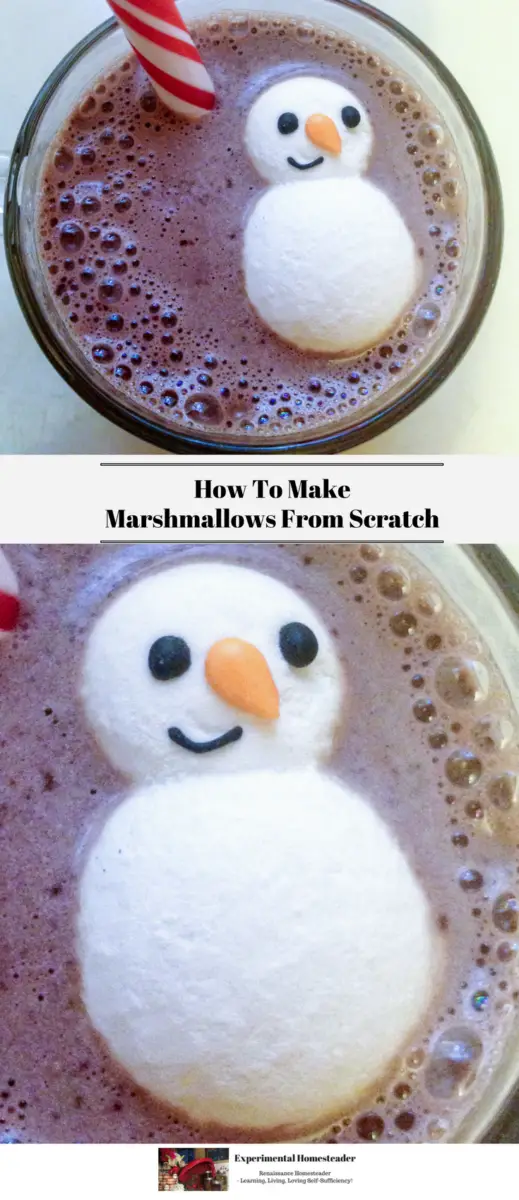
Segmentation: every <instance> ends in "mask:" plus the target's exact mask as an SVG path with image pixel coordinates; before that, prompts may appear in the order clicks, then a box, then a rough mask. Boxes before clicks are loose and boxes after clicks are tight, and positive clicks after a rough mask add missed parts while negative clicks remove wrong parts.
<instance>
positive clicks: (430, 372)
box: [5, 0, 503, 454]
mask: <svg viewBox="0 0 519 1200" xmlns="http://www.w3.org/2000/svg"><path fill="white" fill-rule="evenodd" d="M232 10H233V11H234V12H240V11H243V12H247V13H249V14H250V13H251V12H252V13H254V12H257V13H258V14H259V13H260V12H261V13H272V14H278V15H279V13H280V12H282V13H283V14H284V15H289V16H296V17H300V18H301V17H304V19H305V20H310V21H315V22H321V23H325V24H327V25H329V26H330V27H332V28H334V29H336V30H338V31H340V32H342V34H343V35H344V33H347V35H348V36H349V37H352V38H353V39H355V40H356V41H357V42H359V43H366V44H367V45H369V46H370V48H372V49H373V50H374V52H376V53H380V54H381V55H382V56H383V57H385V58H386V59H388V60H389V61H390V62H392V63H393V64H394V65H395V66H396V67H397V68H399V69H400V70H402V71H404V72H405V73H406V74H408V75H409V76H411V78H413V80H414V81H415V82H416V84H417V86H418V87H419V88H422V89H423V91H424V93H425V94H426V95H427V96H428V97H429V99H430V101H432V103H433V104H434V105H435V106H436V108H437V109H438V111H439V112H440V113H441V114H442V118H443V120H444V122H445V124H446V126H447V128H448V130H449V131H450V134H451V136H452V139H453V141H454V144H455V145H456V148H457V154H458V159H459V163H460V166H461V168H462V170H463V172H464V175H465V179H466V185H467V196H468V211H467V231H468V244H467V253H466V258H465V263H464V267H463V273H462V278H461V283H460V286H459V289H458V292H457V299H456V303H455V307H454V311H453V313H452V317H451V320H450V321H449V322H447V324H446V327H445V328H444V330H443V332H441V333H440V334H439V335H438V337H437V339H436V340H435V341H434V343H433V345H432V346H431V348H430V350H429V351H428V352H426V353H425V354H424V355H423V357H422V359H421V360H420V363H419V364H417V365H416V366H415V367H414V369H413V370H412V371H411V373H410V374H408V375H407V376H406V377H405V379H404V380H401V381H399V380H398V377H395V380H394V382H393V383H392V385H391V387H390V388H389V389H387V390H386V391H385V392H384V394H383V397H382V398H381V399H380V401H379V402H378V404H376V403H375V402H374V403H373V405H372V406H371V407H370V408H368V409H366V410H364V411H363V412H360V411H359V412H358V413H355V411H354V410H352V411H351V413H350V414H349V415H348V416H346V417H345V416H342V417H341V418H340V419H339V418H338V419H337V422H336V424H330V425H327V427H326V431H323V432H322V433H321V434H319V431H315V432H314V431H312V430H311V429H309V430H307V431H302V432H301V435H300V436H299V435H298V437H297V439H296V438H294V436H293V435H292V436H290V435H285V436H283V435H282V434H279V436H277V435H276V436H270V437H269V439H268V444H266V441H265V439H264V438H263V439H262V436H261V435H260V434H258V433H255V434H243V435H241V436H240V435H239V434H238V433H236V434H233V433H227V434H223V435H222V433H221V432H219V431H210V430H208V431H207V432H205V431H203V433H201V432H198V431H197V430H192V431H191V432H190V431H189V430H188V429H187V428H186V429H182V428H181V427H180V423H179V424H178V426H177V427H175V426H174V424H173V423H172V417H171V414H169V415H168V417H161V415H160V413H153V414H149V413H146V414H145V413H143V411H142V410H139V408H138V406H137V404H135V405H134V406H132V402H131V400H129V399H128V398H127V397H126V396H123V394H122V393H121V392H120V391H119V390H118V389H117V388H116V387H115V386H114V384H112V383H111V381H110V380H109V379H106V378H105V377H103V376H102V375H101V374H100V373H97V372H96V370H95V367H94V366H93V364H92V363H91V361H89V360H88V359H87V358H86V356H85V355H84V354H83V353H82V351H81V349H80V347H79V346H78V344H77V343H76V342H75V341H74V340H73V338H72V337H71V336H70V332H69V331H68V329H67V328H66V326H65V323H64V320H63V317H62V315H61V313H60V312H59V310H58V308H57V305H56V303H55V301H54V298H53V296H52V295H51V293H50V291H49V288H48V286H47V283H46V280H45V279H44V276H43V272H42V269H41V265H40V263H39V259H38V250H37V241H36V229H35V211H36V199H37V193H38V183H39V178H40V172H41V167H42V162H43V159H44V156H45V153H46V150H47V148H48V146H49V144H50V143H51V142H52V141H53V139H54V137H55V136H56V134H57V132H58V130H59V128H60V126H61V124H62V122H63V121H64V120H65V118H66V116H67V114H68V113H69V112H70V111H71V110H72V109H73V107H74V106H75V104H76V102H77V101H78V100H79V99H80V97H81V96H82V95H83V93H84V92H85V91H86V90H87V89H88V87H89V85H91V84H92V83H93V82H94V80H95V79H96V78H97V77H98V76H99V75H100V74H102V73H103V71H104V70H105V69H106V68H107V66H108V64H109V63H111V62H113V61H114V60H116V59H117V58H118V57H120V56H122V55H123V54H124V53H125V51H126V50H127V42H126V40H125V38H124V35H123V33H122V32H121V30H120V29H119V28H118V27H117V25H116V24H115V22H114V21H112V20H110V21H107V22H106V23H105V24H104V25H101V26H100V27H99V28H98V29H96V30H94V31H93V32H92V33H91V34H89V35H88V37H86V38H85V39H84V40H83V41H82V42H81V43H80V44H79V45H78V46H76V47H75V48H74V49H73V50H72V51H71V52H70V54H69V55H67V57H66V58H65V59H63V61H62V62H61V63H60V64H59V65H58V66H57V67H56V70H55V71H54V72H53V74H52V75H51V76H50V78H49V79H48V80H47V82H46V83H45V84H44V86H43V87H42V89H41V91H40V92H39V94H38V96H37V97H36V99H35V101H34V103H33V105H32V107H31V109H30V111H29V113H28V115H27V117H26V119H25V121H24V124H23V126H22V129H21V131H20V133H19V135H18V138H17V141H16V146H15V148H14V152H13V156H12V161H11V169H10V173H9V179H8V186H7V196H6V209H5V240H6V252H7V257H8V262H9V267H10V271H11V276H12V280H13V284H14V287H15V291H16V293H17V296H18V299H19V301H20V304H21V307H22V310H23V312H24V314H25V316H26V318H27V321H28V323H29V325H30V327H31V329H32V332H33V334H34V335H35V337H36V338H37V340H38V342H39V344H40V346H41V347H42V349H43V350H44V352H45V354H46V355H47V357H48V358H49V359H50V361H51V362H52V363H53V365H54V366H55V367H56V368H57V370H58V371H60V373H61V374H62V375H63V377H64V379H65V380H66V381H67V383H68V384H70V386H71V387H72V388H73V389H74V390H75V391H76V392H77V393H78V394H79V395H80V396H82V397H83V399H84V400H86V401H87V402H88V403H89V404H90V405H91V406H92V407H93V408H95V409H97V411H98V412H100V413H102V415H103V416H105V417H107V418H109V419H110V420H112V421H114V422H115V423H116V424H118V425H120V426H122V428H123V429H126V430H128V431H129V432H130V433H133V434H136V435H137V436H140V437H142V438H144V439H146V440H147V441H149V442H152V443H154V444H155V445H158V446H160V447H162V448H163V449H166V450H170V451H175V452H176V453H182V452H183V453H193V452H194V451H201V452H204V453H211V452H219V453H224V452H225V453H233V452H238V453H247V452H249V453H256V454H257V453H258V452H259V453H261V452H263V451H270V452H280V451H285V452H287V451H291V452H294V451H306V452H309V451H310V452H314V453H323V452H332V453H336V452H338V451H340V450H345V449H348V448H350V447H352V446H355V445H358V444H359V443H360V442H362V441H365V440H366V439H368V438H370V437H372V436H373V435H374V434H376V433H380V432H382V431H383V430H384V429H387V428H389V426H391V425H392V424H394V423H395V422H396V421H398V420H400V419H401V418H402V417H404V416H406V415H407V414H408V413H409V412H411V411H412V410H413V409H414V408H416V407H417V405H418V404H420V403H421V402H422V401H423V400H425V399H426V398H427V397H428V396H429V395H430V394H431V392H433V391H434V389H435V388H436V387H437V386H438V385H439V384H441V383H442V382H443V381H444V380H445V379H446V378H447V376H448V375H449V374H450V373H451V371H452V370H453V369H454V367H455V366H456V365H457V363H458V362H459V361H460V359H461V358H462V356H463V354H464V353H465V351H466V350H467V348H468V346H469V345H470V343H471V341H472V339H473V338H474V336H475V334H476V333H477V330H478V329H479V326H480V324H481V321H482V319H483V317H484V315H485V313H486V310H487V308H488V305H489V303H490V300H491V297H492V294H493V291H494V288H495V285H496V282H497V277H498V273H499V266H500V259H501V250H502V232H503V216H502V201H501V192H500V185H499V178H498V174H497V170H496V166H495V162H494V158H493V155H492V151H491V148H490V146H489V143H488V140H487V137H486V134H485V132H484V130H483V128H482V126H481V123H480V121H479V119H478V117H477V115H476V113H475V112H474V110H473V108H472V105H471V104H470V101H469V100H468V99H467V97H466V96H465V94H464V93H463V91H462V90H461V88H460V87H459V85H458V84H457V82H456V80H455V79H454V78H453V76H452V75H451V74H450V72H449V71H448V70H447V69H446V67H444V66H443V64H442V63H441V62H440V61H439V59H438V58H436V56H435V55H434V54H433V53H432V52H431V51H430V50H429V49H428V48H427V47H426V46H425V45H424V44H423V43H421V42H420V41H419V40H418V39H417V38H415V37H414V35H413V34H411V33H410V32H409V31H408V30H407V29H405V28H404V27H403V26H402V25H399V24H398V23H397V22H396V21H394V20H392V19H391V18H390V17H388V16H386V15H385V14H384V13H382V12H380V11H378V10H377V9H375V8H372V7H371V6H368V5H366V4H363V3H361V2H359V0H258V6H257V8H255V5H254V0H253V3H252V5H251V2H250V0H233V3H232ZM218 11H219V6H218V0H184V3H183V4H182V12H183V15H184V17H185V18H186V20H187V21H188V22H189V21H190V20H193V19H195V18H200V17H204V16H205V17H207V16H208V15H209V14H214V13H215V12H218Z"/></svg>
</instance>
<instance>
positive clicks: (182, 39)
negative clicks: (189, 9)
mask: <svg viewBox="0 0 519 1200" xmlns="http://www.w3.org/2000/svg"><path fill="white" fill-rule="evenodd" d="M108 3H109V5H110V8H111V9H112V11H113V13H114V15H115V16H116V17H117V20H118V21H119V22H120V24H121V25H122V28H123V29H124V32H125V34H126V37H127V38H128V41H129V42H130V45H131V46H132V47H133V50H134V51H135V54H136V55H137V58H138V59H139V62H140V63H141V64H142V66H143V67H144V70H145V71H146V74H147V75H148V76H149V78H150V80H151V82H152V84H153V86H154V88H155V91H156V93H157V95H158V96H159V98H160V99H161V100H162V101H163V103H164V104H166V105H167V106H168V108H171V109H173V111H174V112H177V113H180V114H181V115H182V116H184V117H191V118H192V119H197V118H198V117H202V116H203V115H204V114H205V113H208V112H210V111H211V109H212V108H213V107H214V103H215V94H214V87H213V84H212V81H211V78H210V76H209V74H208V72H207V71H206V69H205V67H204V64H203V62H202V59H201V58H200V55H199V53H198V50H197V48H196V46H195V45H194V42H193V39H192V37H191V35H190V33H189V32H188V30H187V29H186V26H185V25H184V22H183V20H182V17H181V16H180V13H179V11H178V8H177V6H176V4H175V0H108Z"/></svg>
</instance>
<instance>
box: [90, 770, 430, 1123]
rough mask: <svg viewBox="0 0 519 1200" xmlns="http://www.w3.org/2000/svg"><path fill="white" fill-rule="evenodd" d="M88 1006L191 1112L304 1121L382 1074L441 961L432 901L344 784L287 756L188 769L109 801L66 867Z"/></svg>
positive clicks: (150, 1077)
mask: <svg viewBox="0 0 519 1200" xmlns="http://www.w3.org/2000/svg"><path fill="white" fill-rule="evenodd" d="M78 949H79V959H80V963H81V969H82V978H83V997H84V1001H85V1004H86V1008H87V1011H88V1013H89V1015H90V1018H91V1020H92V1022H93V1024H94V1026H95V1027H96V1029H97V1030H98V1031H99V1033H100V1034H101V1035H102V1037H103V1038H104V1039H105V1040H106V1042H107V1044H108V1046H109V1048H110V1050H111V1052H112V1053H113V1055H114V1056H115V1058H116V1059H118V1060H119V1061H120V1062H121V1063H122V1064H123V1066H124V1067H125V1068H126V1069H127V1070H128V1071H129V1072H130V1074H131V1075H132V1076H133V1077H134V1078H135V1079H136V1080H137V1082H138V1083H139V1084H141V1085H142V1086H143V1087H144V1088H146V1089H148V1090H149V1091H150V1092H151V1093H152V1094H153V1095H154V1096H156V1097H159V1098H161V1099H162V1100H164V1101H166V1102H167V1104H168V1105H170V1106H172V1107H174V1108H176V1109H179V1110H183V1111H184V1112H185V1113H187V1115H188V1117H189V1118H190V1119H191V1120H192V1121H197V1122H217V1123H219V1124H222V1125H225V1126H231V1127H232V1126H235V1127H240V1128H242V1129H243V1128H245V1127H247V1128H250V1129H251V1130H258V1131H260V1130H280V1129H286V1130H287V1131H294V1132H295V1131H298V1130H303V1129H306V1128H308V1129H310V1128H317V1127H318V1125H319V1123H320V1122H323V1121H324V1120H325V1119H327V1118H331V1117H334V1116H338V1115H340V1114H341V1113H343V1112H345V1111H346V1110H347V1108H348V1106H350V1105H352V1104H355V1102H356V1101H357V1099H358V1098H359V1097H360V1096H362V1094H363V1093H364V1092H366V1090H367V1089H370V1087H372V1086H373V1085H374V1084H375V1083H376V1082H378V1080H382V1079H383V1076H384V1072H385V1071H386V1070H387V1069H388V1067H389V1066H390V1064H391V1061H392V1059H393V1057H394V1056H395V1055H396V1054H398V1052H399V1051H401V1050H402V1049H403V1048H404V1047H405V1045H406V1043H407V1042H408V1039H409V1038H410V1037H411V1036H412V1035H413V1032H414V1031H415V1029H416V1027H417V1026H418V1025H419V1023H420V1021H421V1019H422V1018H423V1017H424V1015H425V1013H426V1010H427V1008H428V1006H429V1004H430V1002H431V999H432V996H433V993H434V989H435V985H436V983H437V981H438V973H439V970H440V955H439V951H438V943H437V933H436V930H435V926H434V923H433V920H432V917H431V913H430V909H429V904H428V901H427V899H426V897H425V895H424V892H423V890H422V888H421V886H420V884H419V882H418V880H417V879H416V877H415V875H414V874H413V872H412V870H411V868H410V866H409V865H408V863H407V861H406V859H405V856H404V855H403V853H402V851H401V850H400V847H399V845H398V844H397V842H396V840H395V839H394V838H393V836H392V834H391V833H390V831H389V830H388V828H387V827H386V825H385V824H384V822H383V821H382V820H381V818H380V817H379V816H378V815H377V814H376V813H375V812H374V810H373V809H372V808H371V807H370V805H369V804H367V803H366V802H365V801H364V800H363V799H362V798H361V797H359V796H358V795H357V794H356V793H355V792H354V791H353V790H351V789H350V788H348V787H345V786H344V785H343V784H341V783H339V782H337V781H335V780H333V779H332V778H329V777H327V776H326V775H325V774H324V773H321V772H319V771H318V770H317V769H314V768H311V767H309V768H308V769H306V770H300V771H285V772H283V771H281V772H275V771H272V770H265V771H251V772H247V773H245V774H241V773H234V774H232V775H219V776H215V777H214V778H213V779H212V780H211V781H210V782H209V781H208V779H207V777H205V778H204V777H197V776H190V777H184V778H183V779H179V780H176V781H175V780H172V781H169V782H166V783H160V784H155V785H150V786H149V787H143V788H142V789H140V790H138V791H135V792H134V793H133V794H131V795H130V796H129V797H128V798H127V799H126V800H125V801H123V803H122V804H121V805H120V806H119V807H118V808H117V809H116V810H115V811H113V812H112V813H111V815H110V816H109V817H108V819H107V821H106V824H105V826H104V828H103V829H102V832H101V834H100V836H99V838H98V840H97V843H96V844H95V845H94V847H93V848H92V850H91V852H90V855H89V858H88V860H87V862H86V866H85V869H84V872H83V876H82V880H81V885H80V912H79V940H78Z"/></svg>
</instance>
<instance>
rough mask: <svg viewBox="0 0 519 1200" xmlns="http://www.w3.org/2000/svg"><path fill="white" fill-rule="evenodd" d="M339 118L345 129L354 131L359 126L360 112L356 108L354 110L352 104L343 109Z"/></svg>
mask: <svg viewBox="0 0 519 1200" xmlns="http://www.w3.org/2000/svg"><path fill="white" fill-rule="evenodd" d="M341 117H342V119H343V121H344V124H345V126H346V129H356V128H357V125H360V112H359V110H358V108H354V107H353V104H347V105H346V107H345V108H343V110H342V113H341Z"/></svg>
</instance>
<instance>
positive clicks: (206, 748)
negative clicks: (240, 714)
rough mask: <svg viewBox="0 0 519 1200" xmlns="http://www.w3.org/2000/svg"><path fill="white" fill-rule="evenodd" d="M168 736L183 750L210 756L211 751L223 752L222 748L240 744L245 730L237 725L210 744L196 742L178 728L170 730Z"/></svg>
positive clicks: (213, 739) (174, 727)
mask: <svg viewBox="0 0 519 1200" xmlns="http://www.w3.org/2000/svg"><path fill="white" fill-rule="evenodd" d="M168 736H169V737H170V738H171V741H172V742H175V745H176V746H180V747H181V749H182V750H191V752H192V754H209V753H210V751H211V750H221V749H222V746H229V745H231V743H232V742H239V740H240V738H241V737H242V736H243V729H242V727H241V725H235V726H234V728H233V729H228V731H227V733H221V734H220V736H219V737H215V738H212V740H211V741H209V742H194V741H193V739H192V738H190V737H188V736H187V734H185V733H182V730H181V729H178V728H177V727H176V726H173V728H172V729H168Z"/></svg>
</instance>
